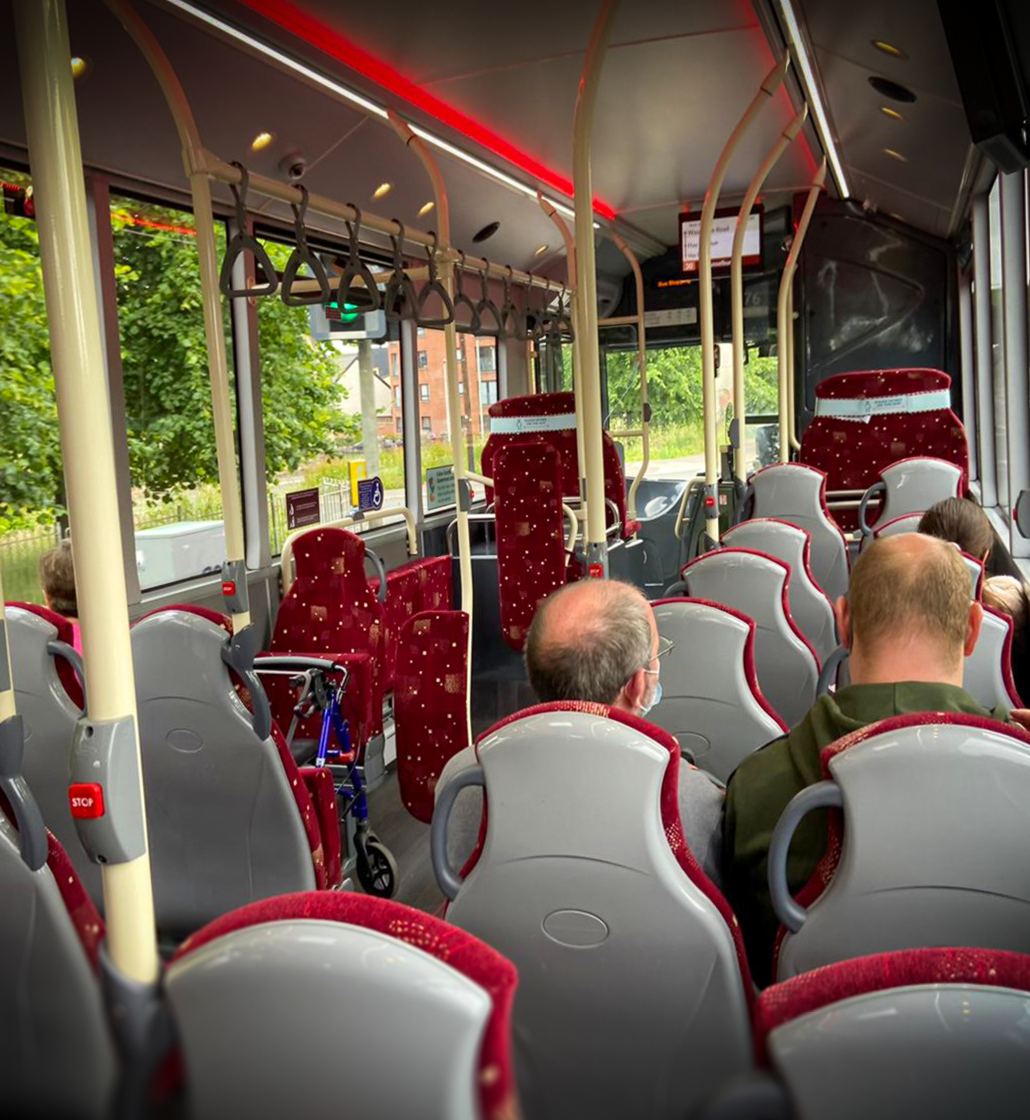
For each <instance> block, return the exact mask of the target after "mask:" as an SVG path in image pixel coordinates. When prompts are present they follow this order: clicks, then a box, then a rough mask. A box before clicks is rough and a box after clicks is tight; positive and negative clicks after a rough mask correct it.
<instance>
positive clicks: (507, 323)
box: [501, 264, 522, 338]
mask: <svg viewBox="0 0 1030 1120" xmlns="http://www.w3.org/2000/svg"><path fill="white" fill-rule="evenodd" d="M506 267H507V269H508V275H507V276H505V278H504V303H503V304H502V305H501V337H502V338H521V337H522V323H521V317H520V316H519V309H518V308H517V307H516V306H515V304H514V303H512V299H511V281H512V276H513V272H512V267H511V265H510V264H509V265H507V266H506Z"/></svg>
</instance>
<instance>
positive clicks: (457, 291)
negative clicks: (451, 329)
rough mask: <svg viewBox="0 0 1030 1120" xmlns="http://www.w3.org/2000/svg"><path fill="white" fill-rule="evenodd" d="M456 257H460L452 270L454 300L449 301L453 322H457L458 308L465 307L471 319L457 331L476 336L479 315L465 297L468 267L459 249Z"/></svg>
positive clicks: (474, 306)
mask: <svg viewBox="0 0 1030 1120" xmlns="http://www.w3.org/2000/svg"><path fill="white" fill-rule="evenodd" d="M458 256H459V257H461V264H460V265H459V266H458V267H457V268H456V269H455V270H454V299H452V300H451V306H452V307H453V308H454V321H455V323H457V321H458V308H459V307H467V308H468V309H469V311H470V312H471V313H472V318H471V319H470V320H469V325H468V326H467V327H459V330H462V331H467V332H468V333H469V334H477V333H478V332H479V327H480V323H479V313H478V312H477V311H476V305H475V304H474V303H473V302H472V300H471V299H469V297H468V296H467V295H465V270H466V268H467V267H468V266H467V265H466V264H465V254H464V253H463V252H462V251H461V250H460V249H459V250H458Z"/></svg>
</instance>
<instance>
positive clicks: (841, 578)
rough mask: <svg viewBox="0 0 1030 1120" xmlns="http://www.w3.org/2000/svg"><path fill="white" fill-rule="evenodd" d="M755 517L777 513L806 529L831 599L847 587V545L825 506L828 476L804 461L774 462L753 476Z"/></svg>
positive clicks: (817, 576)
mask: <svg viewBox="0 0 1030 1120" xmlns="http://www.w3.org/2000/svg"><path fill="white" fill-rule="evenodd" d="M751 486H752V487H753V488H754V494H755V500H754V510H753V513H752V516H753V517H776V518H779V519H780V520H781V521H789V522H790V523H791V525H798V526H800V527H801V528H802V529H807V530H808V534H809V536H810V537H811V538H812V556H811V564H812V574H813V575H814V576H815V581H816V583H818V584H819V586H820V587H821V588H822V589H823V591H825V592H826V594H827V595H828V596H829V597H830V599H831V600H835V599H836V598H837V596H838V595H844V594H845V593H846V592H847V589H848V547H847V543H846V541H845V539H844V534H843V533H842V532H841V530H840V527H839V526H838V525H837V523H836V521H834V520H833V518H832V517H830V515H829V512H828V511H827V509H826V501H825V487H826V476H825V475H824V474H823V472H822V471H820V470H817V469H816V468H815V467H808V466H805V464H804V463H775V464H773V466H771V467H764V468H763V469H762V470H760V471H756V472H755V474H754V475H752V477H751Z"/></svg>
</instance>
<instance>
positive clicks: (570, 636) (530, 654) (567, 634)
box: [526, 580, 653, 704]
mask: <svg viewBox="0 0 1030 1120" xmlns="http://www.w3.org/2000/svg"><path fill="white" fill-rule="evenodd" d="M652 625H653V623H652V616H651V608H650V606H649V604H648V602H647V600H646V599H645V598H644V596H643V595H642V594H641V593H640V592H639V591H638V590H637V589H636V588H634V587H631V586H630V585H629V584H625V583H620V582H618V581H615V580H585V581H583V582H581V583H571V584H569V585H567V586H566V587H563V588H561V589H560V590H559V591H556V592H555V593H554V594H553V595H551V596H550V597H549V598H547V599H545V600H544V602H543V603H542V604H541V606H540V609H539V610H538V611H537V613H536V617H535V618H534V619H533V624H532V625H531V626H530V628H529V635H528V637H527V639H526V670H527V672H528V674H529V683H530V684H531V685H532V686H533V691H534V692H535V693H536V695H537V697H538V698H539V699H540V700H541V701H542V702H544V703H548V702H550V701H554V700H586V701H590V702H592V703H595V704H611V703H613V702H614V701H615V699H616V697H617V696H618V695H619V692H620V691H621V690H622V687H623V686H624V685H625V684H626V682H627V681H628V680H629V679H630V677H632V676H633V674H634V673H636V672H637V671H638V670H639V669H641V668H642V667H643V666H645V665H646V664H647V663H648V661H649V660H650V658H651V657H652V655H653V651H652V641H653V630H652Z"/></svg>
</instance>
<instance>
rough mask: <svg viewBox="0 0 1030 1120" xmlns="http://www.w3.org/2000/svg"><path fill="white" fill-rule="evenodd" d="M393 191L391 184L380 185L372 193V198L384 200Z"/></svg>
mask: <svg viewBox="0 0 1030 1120" xmlns="http://www.w3.org/2000/svg"><path fill="white" fill-rule="evenodd" d="M392 190H393V183H380V184H379V186H378V187H376V189H375V190H374V191H373V192H372V197H373V198H377V199H378V198H385V197H386V196H387V195H388V194H389V193H390V191H392Z"/></svg>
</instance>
